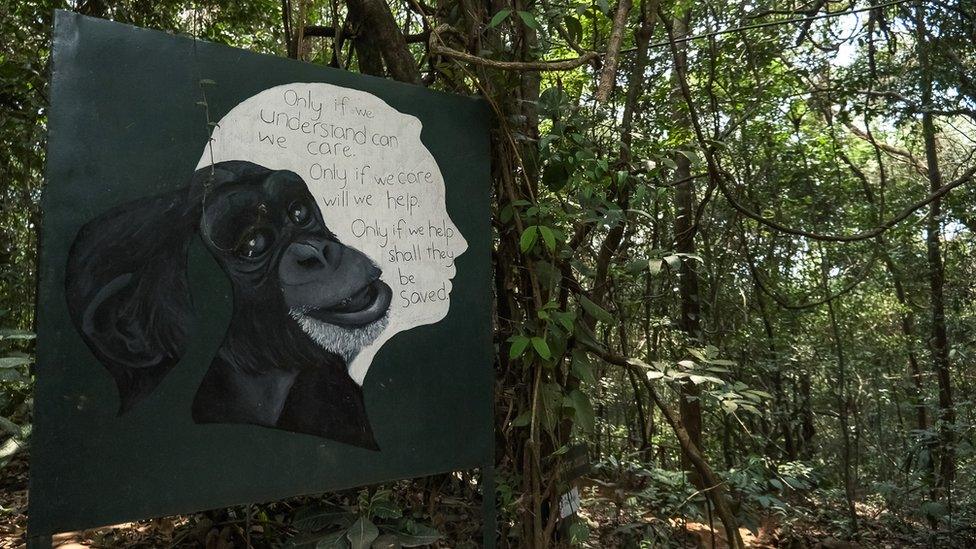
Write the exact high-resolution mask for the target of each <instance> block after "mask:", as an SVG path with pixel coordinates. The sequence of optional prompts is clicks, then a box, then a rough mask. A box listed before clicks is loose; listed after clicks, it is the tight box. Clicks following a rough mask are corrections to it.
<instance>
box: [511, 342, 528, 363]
mask: <svg viewBox="0 0 976 549" xmlns="http://www.w3.org/2000/svg"><path fill="white" fill-rule="evenodd" d="M511 341H512V347H511V348H510V349H509V350H508V358H510V359H514V358H518V357H520V356H522V353H524V352H525V349H526V348H527V347H528V346H529V343H530V340H529V338H527V337H525V336H515V337H513V338H512V339H511Z"/></svg>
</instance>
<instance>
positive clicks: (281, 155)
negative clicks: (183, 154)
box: [197, 83, 468, 384]
mask: <svg viewBox="0 0 976 549" xmlns="http://www.w3.org/2000/svg"><path fill="white" fill-rule="evenodd" d="M421 129H422V125H421V123H420V120H418V119H417V118H415V117H413V116H411V115H408V114H404V113H401V112H399V111H397V110H396V109H394V108H393V107H391V106H389V105H388V104H386V103H385V102H384V101H383V100H381V99H380V98H378V97H376V96H375V95H372V94H370V93H367V92H363V91H359V90H353V89H349V88H342V87H339V86H334V85H331V84H322V83H294V84H286V85H282V86H276V87H273V88H269V89H267V90H264V91H262V92H260V93H258V94H257V95H254V96H252V97H250V98H248V99H246V100H245V101H243V102H242V103H240V104H238V105H237V106H236V107H234V108H233V109H232V110H231V111H230V112H228V113H227V115H226V116H224V117H223V118H221V119H220V121H219V122H218V125H217V126H216V127H215V128H214V131H213V134H212V136H211V137H212V141H211V147H210V148H209V149H207V150H204V152H203V155H202V156H201V158H200V162H199V163H198V165H197V168H198V169H199V168H202V167H205V166H208V165H210V163H211V162H222V161H225V160H247V161H249V162H254V163H256V164H260V165H262V166H264V167H266V168H269V169H272V170H290V171H293V172H295V173H296V174H298V175H299V176H300V177H301V178H302V179H304V180H305V183H306V185H307V186H308V189H309V191H310V192H311V193H312V195H313V196H314V197H315V198H316V201H317V203H318V206H319V208H320V210H321V211H322V217H323V218H324V220H325V223H326V225H328V227H329V229H331V230H332V232H333V233H335V234H336V236H337V237H338V238H339V240H340V241H341V242H342V243H344V244H346V245H347V246H351V247H353V248H356V249H358V250H360V251H361V252H363V253H364V254H366V255H367V256H368V257H370V258H371V259H372V260H373V261H374V262H375V263H376V265H377V266H378V267H379V268H380V269H381V270H382V271H383V274H382V276H381V278H382V280H383V281H384V282H385V283H386V284H388V285H389V286H390V288H392V289H393V301H392V303H391V304H390V309H389V312H388V318H387V322H386V327H385V329H383V330H382V331H381V332H380V333H379V334H370V338H369V339H371V341H372V342H371V343H370V342H368V341H367V342H366V343H365V345H364V346H362V347H361V348H359V349H358V352H352V353H350V354H349V355H348V356H347V365H348V368H349V375H350V376H351V377H352V378H353V379H354V380H356V382H357V383H360V384H362V382H363V379H364V378H365V377H366V373H367V371H368V370H369V367H370V364H371V363H372V361H373V357H374V356H375V355H376V352H377V351H378V350H379V349H380V347H381V346H382V345H383V344H384V343H385V342H386V341H388V340H389V339H390V338H392V337H393V336H394V335H396V334H397V333H399V332H402V331H404V330H409V329H410V328H413V327H415V326H422V325H425V324H433V323H435V322H438V321H440V320H442V319H443V318H444V317H445V316H447V311H448V308H449V307H450V295H451V280H452V279H453V278H454V275H455V273H456V268H455V265H454V260H455V259H456V258H457V257H458V256H460V255H461V254H462V253H464V251H465V250H466V249H467V247H468V243H467V241H465V239H464V236H462V235H461V232H460V231H459V230H458V228H457V226H456V225H454V222H453V221H452V220H451V218H450V216H448V213H447V208H446V205H445V188H444V178H443V177H442V175H441V172H440V169H439V168H438V166H437V162H436V161H435V160H434V157H433V155H431V153H430V151H428V150H427V148H426V147H425V146H424V144H423V142H422V141H421V139H420V133H421Z"/></svg>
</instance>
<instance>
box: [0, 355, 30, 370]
mask: <svg viewBox="0 0 976 549" xmlns="http://www.w3.org/2000/svg"><path fill="white" fill-rule="evenodd" d="M33 361H34V360H33V359H32V358H31V357H29V356H5V357H3V358H0V368H16V367H17V366H25V365H27V364H30V363H31V362H33Z"/></svg>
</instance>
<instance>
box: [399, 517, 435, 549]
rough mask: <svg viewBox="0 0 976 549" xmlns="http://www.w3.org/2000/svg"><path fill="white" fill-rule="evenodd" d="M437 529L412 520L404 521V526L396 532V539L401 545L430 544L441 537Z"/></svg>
mask: <svg viewBox="0 0 976 549" xmlns="http://www.w3.org/2000/svg"><path fill="white" fill-rule="evenodd" d="M441 537H443V536H441V533H440V532H438V531H437V529H435V528H432V527H430V526H426V525H423V524H419V523H417V522H414V521H412V520H408V521H406V522H404V527H403V528H401V529H400V531H398V532H397V539H398V540H399V541H400V545H402V546H403V547H421V546H424V545H431V544H433V543H435V542H436V541H437V540H439V539H441Z"/></svg>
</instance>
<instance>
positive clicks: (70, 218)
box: [30, 12, 493, 535]
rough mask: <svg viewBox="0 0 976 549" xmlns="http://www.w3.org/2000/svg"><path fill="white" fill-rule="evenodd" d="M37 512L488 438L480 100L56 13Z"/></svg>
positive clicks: (215, 492) (343, 465) (383, 471)
mask: <svg viewBox="0 0 976 549" xmlns="http://www.w3.org/2000/svg"><path fill="white" fill-rule="evenodd" d="M53 65H54V69H53V73H52V109H51V114H50V140H49V151H48V186H47V188H46V190H45V196H44V199H43V210H44V229H43V234H42V253H41V283H40V292H39V303H38V305H39V307H38V309H39V335H38V365H37V394H36V399H35V407H36V422H35V433H34V445H33V454H32V464H31V465H32V467H31V499H30V505H31V508H30V529H31V533H32V535H47V534H50V533H53V532H58V531H64V530H71V529H78V528H86V527H92V526H97V525H101V524H107V523H114V522H120V521H124V520H132V519H137V518H143V517H147V516H156V515H162V514H169V513H176V512H188V511H194V510H200V509H206V508H212V507H219V506H226V505H231V504H240V503H246V502H252V501H263V500H271V499H277V498H281V497H286V496H289V495H297V494H307V493H314V492H321V491H326V490H330V489H336V488H344V487H350V486H355V485H358V484H364V483H370V482H377V481H382V480H390V479H395V478H404V477H410V476H419V475H423V474H431V473H435V472H443V471H448V470H455V469H461V468H470V467H476V466H480V465H483V464H485V463H490V456H489V455H488V454H489V450H490V447H491V437H492V434H491V425H492V422H491V417H490V406H491V380H492V376H491V363H492V352H493V351H492V345H491V340H490V324H489V322H490V320H489V307H490V305H489V304H490V281H489V278H488V273H489V270H490V266H489V253H490V242H491V237H490V226H489V212H488V198H489V173H488V170H489V168H488V150H487V148H488V145H487V143H488V136H487V131H488V130H487V128H488V120H487V113H486V109H485V107H484V105H483V104H482V103H481V102H479V101H476V100H473V99H468V98H462V97H457V96H449V95H446V94H438V93H433V92H429V91H427V90H425V89H422V88H419V87H415V86H407V85H401V84H397V83H393V82H389V81H385V80H381V79H375V78H369V77H362V76H358V75H354V74H350V73H347V72H342V71H336V70H330V69H325V68H322V67H318V66H312V65H307V64H303V63H297V62H294V61H289V60H282V59H276V58H272V57H267V56H261V55H256V54H250V53H246V52H243V51H240V50H235V49H232V48H226V47H222V46H217V45H213V44H207V43H202V42H194V41H193V40H190V39H187V38H179V37H173V36H170V35H166V34H163V33H156V32H151V31H145V30H141V29H135V28H132V27H127V26H124V25H118V24H113V23H108V22H104V21H100V20H95V19H88V18H84V17H81V16H78V15H75V14H70V13H66V12H59V13H58V16H57V20H56V26H55V36H54V61H53Z"/></svg>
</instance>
